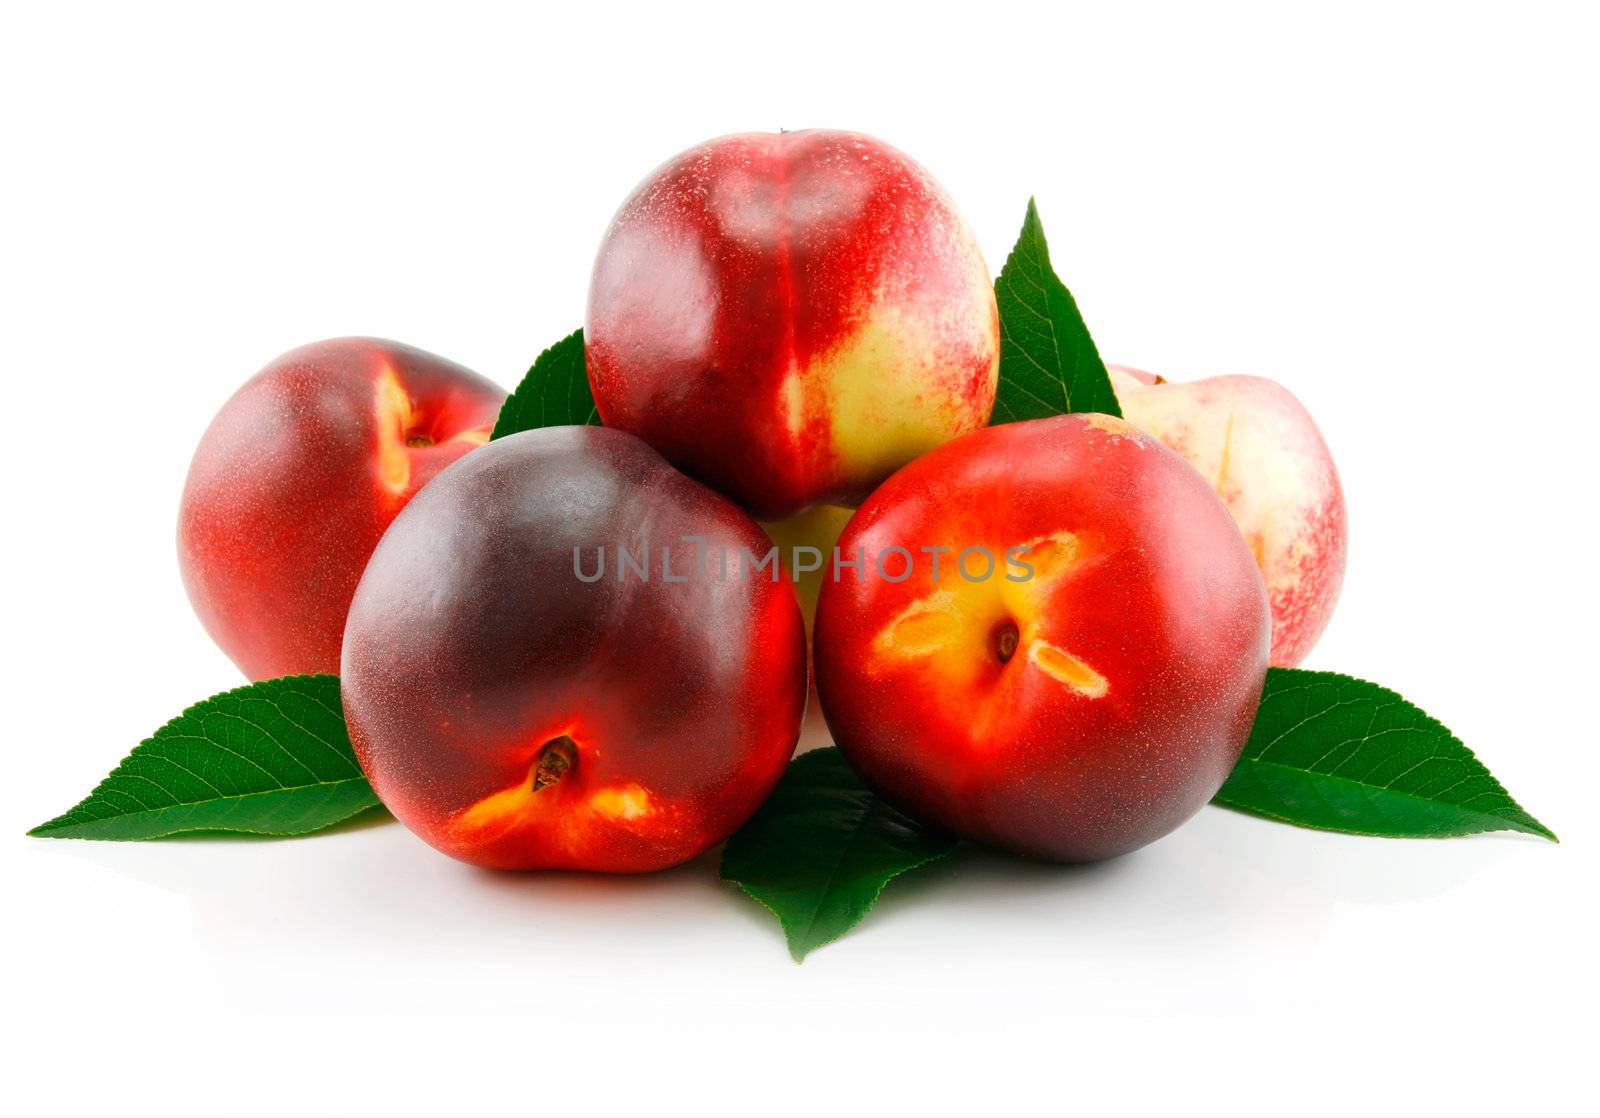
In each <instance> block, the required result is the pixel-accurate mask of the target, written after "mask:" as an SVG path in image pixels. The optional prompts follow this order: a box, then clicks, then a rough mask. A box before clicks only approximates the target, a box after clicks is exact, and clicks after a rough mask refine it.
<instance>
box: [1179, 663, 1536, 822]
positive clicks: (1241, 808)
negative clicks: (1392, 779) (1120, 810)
mask: <svg viewBox="0 0 1600 1118" xmlns="http://www.w3.org/2000/svg"><path fill="white" fill-rule="evenodd" d="M1272 670H1273V671H1289V672H1294V673H1296V674H1297V675H1308V676H1317V677H1319V678H1320V679H1322V680H1324V681H1331V680H1338V681H1340V682H1342V683H1357V684H1361V685H1363V686H1366V687H1375V688H1377V689H1378V690H1380V691H1383V692H1385V693H1387V694H1388V695H1390V696H1393V697H1394V698H1395V699H1397V700H1399V701H1400V702H1402V703H1404V704H1405V705H1406V706H1408V707H1410V708H1411V709H1412V710H1414V711H1416V712H1417V713H1418V714H1420V715H1421V716H1422V717H1423V719H1424V720H1425V722H1426V723H1427V724H1429V725H1431V727H1433V728H1437V729H1438V730H1439V731H1440V732H1441V733H1443V734H1444V735H1445V736H1446V737H1448V738H1449V739H1450V740H1451V741H1453V742H1455V743H1456V744H1457V745H1458V746H1460V747H1461V748H1462V749H1463V750H1464V751H1465V752H1466V754H1467V756H1468V757H1470V758H1471V759H1472V760H1474V761H1476V762H1477V763H1478V765H1479V767H1480V768H1482V769H1483V772H1484V775H1485V776H1487V777H1488V778H1489V779H1490V781H1492V782H1493V784H1494V787H1495V788H1496V789H1498V790H1499V791H1500V793H1501V794H1502V795H1504V796H1505V798H1506V799H1507V800H1510V801H1511V806H1512V807H1513V808H1515V809H1516V810H1517V811H1519V812H1521V813H1522V814H1523V815H1525V816H1527V817H1528V820H1529V821H1530V822H1531V824H1532V827H1529V826H1526V825H1523V824H1521V823H1519V822H1518V821H1516V820H1512V819H1506V818H1505V817H1504V816H1499V815H1493V814H1490V813H1488V812H1482V811H1477V810H1474V809H1471V808H1462V807H1461V805H1459V804H1449V805H1446V806H1448V807H1453V808H1455V809H1456V810H1458V811H1461V812H1462V813H1463V814H1465V815H1470V816H1472V817H1474V818H1478V819H1488V820H1493V821H1494V823H1493V825H1491V826H1485V827H1481V828H1479V829H1478V830H1474V831H1464V832H1459V833H1457V834H1454V835H1447V834H1433V835H1429V834H1413V835H1394V834H1385V833H1383V832H1381V831H1372V830H1361V829H1359V828H1356V827H1329V826H1325V825H1322V824H1317V823H1303V822H1301V821H1300V820H1298V819H1291V818H1289V817H1288V816H1286V815H1279V814H1276V813H1273V812H1270V811H1263V810H1260V809H1258V808H1255V807H1249V806H1245V805H1243V804H1238V803H1232V802H1229V801H1228V800H1227V799H1226V798H1225V797H1224V796H1223V795H1222V792H1221V790H1220V789H1219V790H1218V792H1217V794H1216V795H1215V796H1213V797H1212V800H1211V802H1212V803H1214V804H1216V805H1217V806H1218V807H1225V808H1227V809H1228V810H1230V811H1237V812H1239V813H1240V814H1243V815H1254V816H1257V817H1259V818H1262V819H1271V820H1273V821H1274V822H1278V823H1288V824H1290V825H1292V826H1295V827H1303V828H1305V829H1306V830H1308V831H1326V832H1328V833H1331V834H1338V835H1360V836H1363V837H1366V838H1393V839H1419V838H1421V839H1448V838H1465V837H1467V836H1469V835H1481V834H1490V833H1493V832H1495V831H1515V832H1517V833H1519V834H1525V835H1535V836H1538V837H1541V838H1547V839H1549V840H1550V841H1551V842H1554V843H1557V844H1559V843H1560V842H1561V840H1560V839H1559V838H1557V837H1556V833H1555V832H1554V831H1552V830H1551V829H1550V828H1549V827H1546V826H1545V825H1544V824H1543V823H1541V822H1539V820H1538V819H1536V818H1534V815H1533V813H1532V812H1530V811H1529V810H1528V809H1527V808H1525V807H1523V806H1522V804H1521V803H1519V802H1518V801H1517V798H1516V797H1515V796H1513V795H1512V794H1511V793H1510V791H1509V790H1508V789H1507V788H1506V786H1505V785H1504V784H1502V783H1501V782H1500V778H1499V777H1497V776H1495V775H1494V773H1493V771H1492V770H1490V768H1489V766H1488V765H1485V764H1484V763H1483V761H1482V759H1480V758H1479V757H1478V755H1477V753H1476V752H1474V751H1473V749H1472V747H1471V746H1469V745H1468V744H1467V743H1466V742H1464V741H1462V740H1461V738H1460V736H1459V735H1457V734H1456V732H1455V731H1454V730H1452V729H1450V727H1448V726H1446V725H1445V724H1444V723H1443V722H1441V721H1439V719H1437V718H1435V717H1434V716H1433V715H1432V714H1430V713H1428V711H1426V710H1424V709H1423V708H1422V707H1421V706H1419V705H1417V704H1416V703H1414V702H1412V701H1411V700H1410V699H1408V698H1406V697H1405V696H1404V695H1402V694H1400V692H1398V691H1396V690H1395V689H1394V688H1393V687H1389V686H1386V685H1385V684H1382V683H1377V682H1374V681H1373V680H1370V679H1362V678H1361V677H1360V676H1353V675H1349V674H1348V673H1345V672H1333V671H1324V670H1319V669H1308V668H1273V669H1272ZM1301 689H1303V688H1295V689H1293V690H1301ZM1289 693H1292V691H1283V692H1279V694H1289ZM1282 737H1283V735H1281V734H1280V735H1279V737H1278V738H1277V739H1274V741H1272V742H1269V743H1268V744H1267V745H1266V746H1264V747H1263V752H1265V750H1267V749H1271V748H1272V746H1273V745H1275V744H1277V742H1278V741H1279V740H1282ZM1238 763H1239V764H1240V765H1243V764H1251V765H1270V766H1273V767H1275V768H1278V769H1281V770H1283V771H1285V772H1295V773H1301V774H1304V775H1307V776H1318V777H1323V778H1325V779H1328V780H1338V781H1343V782H1344V783H1346V784H1350V785H1354V786H1355V787H1357V788H1363V789H1370V790H1372V791H1376V792H1385V793H1387V794H1389V795H1392V796H1404V797H1407V798H1409V799H1413V800H1416V801H1417V802H1418V803H1439V802H1440V801H1436V800H1430V799H1428V798H1427V797H1426V796H1417V795H1414V794H1412V793H1410V792H1399V791H1396V790H1395V789H1393V788H1385V787H1383V786H1382V785H1379V784H1367V783H1365V782H1364V781H1360V780H1354V779H1351V778H1350V777H1346V776H1336V775H1334V774H1332V773H1320V772H1316V771H1315V770H1312V769H1301V768H1296V767H1295V766H1293V765H1284V764H1281V763H1279V762H1276V761H1262V760H1259V759H1256V758H1247V757H1241V758H1240V759H1239V762H1238ZM1235 767H1237V766H1235Z"/></svg>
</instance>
